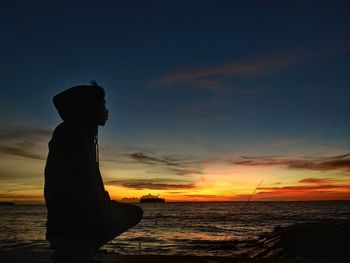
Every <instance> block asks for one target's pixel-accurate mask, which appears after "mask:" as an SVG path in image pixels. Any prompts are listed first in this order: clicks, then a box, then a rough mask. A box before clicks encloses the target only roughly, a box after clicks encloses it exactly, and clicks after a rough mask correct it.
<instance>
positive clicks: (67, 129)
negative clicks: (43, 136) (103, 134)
mask: <svg viewBox="0 0 350 263" xmlns="http://www.w3.org/2000/svg"><path fill="white" fill-rule="evenodd" d="M79 138H81V132H80V131H79V129H77V128H76V127H75V126H74V125H72V124H70V123H67V122H62V123H60V124H59V125H58V126H57V127H56V128H55V130H54V132H53V135H52V140H54V141H79Z"/></svg>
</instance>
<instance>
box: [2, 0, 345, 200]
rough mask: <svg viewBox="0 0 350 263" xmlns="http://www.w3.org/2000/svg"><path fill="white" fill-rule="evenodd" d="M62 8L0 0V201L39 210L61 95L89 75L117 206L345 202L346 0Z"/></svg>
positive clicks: (65, 4)
mask: <svg viewBox="0 0 350 263" xmlns="http://www.w3.org/2000/svg"><path fill="white" fill-rule="evenodd" d="M53 2H54V1H16V0H14V1H10V0H5V1H1V2H0V30H1V31H0V32H1V34H0V46H1V51H0V80H1V96H0V118H1V122H0V201H16V202H18V203H37V202H43V184H44V181H43V170H44V166H45V159H46V156H47V152H48V148H47V143H48V141H49V140H50V136H51V133H52V131H53V130H54V128H55V127H56V126H57V125H58V124H59V123H60V122H61V120H60V118H59V116H58V114H57V112H56V110H55V109H54V107H53V104H52V97H53V96H54V95H55V94H57V93H58V92H60V91H62V90H64V89H66V88H68V87H70V86H73V85H77V84H88V83H89V82H90V80H96V81H97V82H98V83H99V84H100V85H101V86H103V87H104V88H105V90H106V94H107V98H106V100H107V107H108V109H109V115H110V118H109V121H108V123H107V124H106V126H105V127H101V128H100V132H99V136H100V137H99V141H100V160H101V172H102V176H103V180H104V182H105V185H106V188H107V189H108V191H109V192H110V195H111V197H112V198H114V199H121V198H122V197H140V196H142V195H145V194H148V193H151V194H155V195H157V194H159V195H160V196H161V197H164V198H166V200H167V201H229V200H247V199H248V198H249V196H250V195H251V193H252V192H253V191H254V189H255V188H256V187H257V186H258V184H259V183H260V182H261V181H262V180H263V182H262V183H261V184H260V186H259V187H258V189H256V192H255V194H254V196H253V200H334V199H348V200H350V74H349V73H350V16H349V10H350V2H349V1H283V3H282V1H243V0H242V1H229V0H227V1H224V0H223V1H214V0H212V1H194V0H193V1H141V0H140V1H55V2H54V3H53ZM73 2H74V3H73ZM88 2H89V3H88Z"/></svg>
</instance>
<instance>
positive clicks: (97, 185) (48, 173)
mask: <svg viewBox="0 0 350 263" xmlns="http://www.w3.org/2000/svg"><path fill="white" fill-rule="evenodd" d="M103 99H104V92H103V89H102V88H100V87H99V86H94V85H92V86H76V87H73V88H70V89H68V90H66V91H63V92H62V93H60V94H58V95H56V96H55V97H54V98H53V102H54V105H55V107H56V109H57V111H58V113H59V115H60V116H61V118H62V119H63V122H62V123H61V124H59V125H58V126H57V127H56V129H55V131H54V132H53V135H52V139H51V140H50V142H49V154H48V157H47V162H46V166H45V188H44V196H45V201H46V207H47V223H46V229H47V232H46V237H47V239H50V238H52V237H56V236H66V237H72V236H73V237H86V236H90V237H91V236H99V235H101V233H102V232H103V231H104V228H105V227H106V225H107V220H108V210H109V209H108V205H109V201H110V198H109V195H108V192H106V191H105V189H104V185H103V181H102V178H101V174H100V170H99V163H98V150H97V149H98V148H97V127H98V125H97V122H96V121H95V119H96V118H95V116H96V109H97V107H96V105H97V103H99V102H100V101H101V100H103Z"/></svg>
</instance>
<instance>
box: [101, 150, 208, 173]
mask: <svg viewBox="0 0 350 263" xmlns="http://www.w3.org/2000/svg"><path fill="white" fill-rule="evenodd" d="M108 155H110V156H111V157H112V158H107V159H105V160H104V161H112V162H120V163H127V164H128V163H131V164H141V165H146V166H149V167H150V168H151V170H150V171H148V173H154V174H157V173H162V174H166V175H179V176H190V175H195V174H202V173H203V172H202V169H201V162H202V160H200V159H196V158H193V157H189V156H185V155H183V156H173V155H172V156H171V155H160V154H156V153H154V152H151V151H149V152H134V153H122V154H120V153H119V154H113V153H112V152H110V153H109V154H108ZM145 169H146V168H145Z"/></svg>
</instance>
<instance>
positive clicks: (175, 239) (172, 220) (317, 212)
mask: <svg viewBox="0 0 350 263" xmlns="http://www.w3.org/2000/svg"><path fill="white" fill-rule="evenodd" d="M137 205H139V206H141V207H142V208H143V210H144V218H143V219H142V221H141V222H140V223H139V224H138V225H137V226H136V227H135V228H133V229H131V230H129V231H128V232H126V233H123V234H122V235H121V236H119V237H117V238H116V239H115V240H113V241H111V242H110V243H108V244H107V245H105V246H104V247H103V248H104V249H105V250H107V251H109V252H115V253H120V254H139V253H140V252H141V253H142V254H164V255H220V256H221V255H222V256H223V255H225V256H227V255H232V256H237V255H239V254H240V253H242V251H243V250H244V247H245V245H244V244H247V243H249V241H252V240H255V239H257V238H258V237H259V236H260V235H263V234H266V233H268V232H270V231H272V230H273V228H274V227H275V226H287V225H291V224H294V223H300V222H314V221H327V220H350V201H327V202H250V203H246V202H204V203H164V204H137ZM45 221H46V208H45V206H32V205H16V206H0V248H1V249H8V250H11V249H18V248H25V249H36V250H40V249H48V243H47V242H46V241H45ZM242 244H243V245H242ZM243 252H244V251H243Z"/></svg>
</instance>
